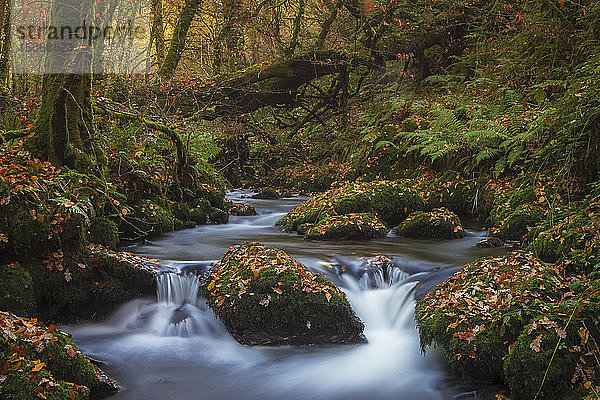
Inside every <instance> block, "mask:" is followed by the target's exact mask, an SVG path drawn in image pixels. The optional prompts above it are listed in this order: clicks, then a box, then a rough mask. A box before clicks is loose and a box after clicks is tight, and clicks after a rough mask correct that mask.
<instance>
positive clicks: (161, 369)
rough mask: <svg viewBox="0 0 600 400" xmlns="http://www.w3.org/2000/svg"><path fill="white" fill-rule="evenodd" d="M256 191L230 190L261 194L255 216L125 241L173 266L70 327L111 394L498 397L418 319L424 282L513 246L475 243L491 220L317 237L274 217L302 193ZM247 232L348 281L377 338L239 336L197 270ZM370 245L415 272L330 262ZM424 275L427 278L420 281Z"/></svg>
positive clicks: (226, 398)
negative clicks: (267, 196)
mask: <svg viewBox="0 0 600 400" xmlns="http://www.w3.org/2000/svg"><path fill="white" fill-rule="evenodd" d="M248 194H249V192H248V191H233V192H230V193H229V194H228V197H229V198H230V199H231V200H233V201H238V202H246V203H251V204H254V205H255V207H256V209H257V212H258V213H259V215H257V216H252V217H231V219H230V222H229V224H227V225H209V226H199V227H196V228H194V229H188V230H183V231H178V232H174V233H170V234H167V235H165V236H162V237H160V238H157V239H154V240H151V242H150V243H146V244H145V245H141V244H140V245H135V246H130V247H128V248H126V250H127V251H133V252H136V253H139V254H142V255H147V256H149V257H153V258H156V259H159V260H160V261H161V265H164V266H165V268H166V269H167V270H171V271H173V272H172V273H166V274H163V275H161V276H160V277H159V278H158V282H157V283H158V293H157V296H156V297H154V298H144V299H138V300H134V301H132V302H130V303H127V304H125V305H123V306H122V307H120V308H119V309H118V310H116V311H115V313H114V314H113V315H112V316H111V317H110V318H109V319H108V320H106V321H103V322H102V323H88V324H84V325H76V326H68V327H64V329H65V330H68V331H69V332H71V333H72V334H73V338H74V339H75V341H76V342H77V344H78V345H79V347H80V348H81V350H82V351H83V352H84V353H86V354H88V355H89V356H90V357H92V358H94V359H96V360H100V361H102V362H103V363H104V366H103V369H105V371H106V372H107V373H108V374H109V375H111V376H112V377H114V378H116V379H117V380H118V381H119V384H120V386H121V391H119V392H118V393H117V394H115V395H114V396H113V397H112V399H115V400H129V399H143V400H165V399H212V400H221V399H222V400H236V399H243V400H253V399H257V400H258V399H261V400H263V399H264V400H270V399H273V400H274V399H278V400H279V399H282V398H283V399H286V400H295V399H298V400H300V399H332V400H333V399H348V400H354V399H356V400H358V399H398V400H446V399H456V400H459V399H460V400H462V399H488V398H493V393H494V389H495V388H493V387H491V386H490V385H487V384H485V383H479V382H470V381H465V380H459V379H456V378H452V377H451V374H450V373H449V372H448V371H447V367H446V365H445V362H444V359H443V357H442V356H441V355H440V354H438V353H437V352H436V351H430V352H428V353H427V355H425V356H424V355H422V354H421V352H420V348H419V340H418V335H417V330H416V328H415V323H414V320H413V312H414V302H415V300H414V296H415V293H417V295H420V294H422V292H423V291H424V290H427V289H428V288H429V287H431V286H433V285H434V284H435V283H436V282H437V281H439V280H441V279H444V278H445V277H447V276H449V275H450V274H451V273H453V272H454V271H455V270H456V267H458V266H460V265H464V264H466V263H468V262H471V261H473V260H475V259H477V258H480V257H486V256H491V255H500V254H502V253H503V252H504V250H502V249H481V248H477V247H476V246H475V244H476V243H477V242H478V241H479V240H481V239H482V238H483V237H485V236H486V232H484V231H482V230H481V229H479V228H478V227H477V226H476V225H469V224H468V223H466V224H465V229H466V230H467V231H468V232H469V235H468V236H467V237H466V238H464V239H459V240H452V241H434V240H410V239H406V238H399V237H388V238H385V239H382V240H372V241H365V242H358V241H357V242H354V241H343V242H342V241H331V242H311V241H305V240H303V238H302V237H301V236H298V235H296V234H295V233H294V234H287V233H282V232H281V231H280V230H279V229H278V228H277V227H275V222H276V221H277V220H278V219H279V218H281V217H282V216H284V215H285V213H287V212H288V211H289V210H291V209H292V208H293V207H294V206H296V205H298V204H300V203H301V202H302V201H303V200H305V199H304V198H291V199H283V200H254V199H247V198H245V197H244V196H246V195H248ZM246 241H260V242H263V243H265V244H267V245H270V246H273V247H277V248H280V249H283V250H285V251H286V252H288V253H289V254H290V255H291V256H292V257H294V258H296V259H297V260H299V261H300V262H302V263H303V264H305V265H306V266H307V267H309V268H310V269H311V270H313V271H315V272H324V273H325V274H326V275H327V277H328V278H329V279H331V280H332V281H334V282H335V283H337V284H338V285H339V286H340V287H341V288H342V290H344V292H346V294H347V297H348V300H349V301H350V303H351V305H352V307H353V309H354V310H355V311H356V313H357V314H358V316H359V317H360V318H361V319H362V321H363V322H364V323H365V336H366V337H367V339H368V341H369V343H368V344H366V345H357V346H315V347H312V346H310V347H279V348H269V347H247V346H243V345H240V344H238V343H237V342H235V341H234V340H233V339H232V338H231V337H230V336H229V334H228V333H227V332H226V330H225V328H224V327H223V326H222V324H221V323H220V322H219V321H218V320H216V319H215V318H214V316H213V314H212V312H211V311H210V310H209V309H208V308H207V307H206V305H205V304H204V299H202V298H201V297H199V296H198V279H197V278H196V276H195V275H193V274H191V273H190V272H189V271H193V270H199V269H200V270H202V269H205V268H207V266H208V265H210V263H211V262H212V261H215V260H218V259H220V258H221V257H222V256H223V254H224V253H225V252H226V251H227V249H228V248H229V247H231V246H234V245H236V244H241V243H243V242H246ZM371 254H385V255H387V256H389V257H394V258H395V260H397V261H398V263H399V264H400V265H404V266H405V268H402V269H403V271H405V272H406V274H405V275H406V276H408V278H407V279H404V280H402V279H400V280H399V281H398V282H396V283H394V284H393V285H390V284H389V283H386V282H382V281H381V280H377V281H376V282H370V283H367V284H365V282H364V280H363V281H362V282H361V281H358V280H356V279H355V278H353V277H352V276H350V275H345V274H344V275H341V276H338V275H337V274H336V273H335V271H334V270H333V269H332V268H331V266H330V264H331V263H333V262H334V256H341V257H343V259H344V260H348V262H359V257H365V256H368V255H371ZM416 274H418V275H416ZM397 280H398V279H397ZM416 280H419V281H421V282H423V284H422V285H420V286H418V287H417V286H416V284H415V282H414V281H416Z"/></svg>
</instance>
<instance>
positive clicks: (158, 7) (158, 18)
mask: <svg viewBox="0 0 600 400" xmlns="http://www.w3.org/2000/svg"><path fill="white" fill-rule="evenodd" d="M151 6H152V28H151V33H150V41H151V43H154V48H155V49H156V61H157V63H158V65H162V63H163V62H164V60H165V26H164V17H163V3H162V0H152V5H151Z"/></svg>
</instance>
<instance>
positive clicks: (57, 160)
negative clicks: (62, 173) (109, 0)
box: [28, 0, 106, 174]
mask: <svg viewBox="0 0 600 400" xmlns="http://www.w3.org/2000/svg"><path fill="white" fill-rule="evenodd" d="M50 15H51V16H50V26H56V27H65V26H67V27H79V26H80V25H81V24H82V21H84V20H87V21H90V20H92V18H90V16H92V15H94V14H93V7H92V1H91V0H83V1H81V0H61V1H60V2H59V1H54V2H53V3H52V6H51V14H50ZM92 54H93V52H92V50H91V49H81V48H80V45H78V44H77V43H76V41H75V40H73V41H72V42H71V41H65V40H60V39H57V40H48V42H47V43H46V53H45V60H44V65H45V72H46V73H45V74H44V76H43V80H42V93H41V98H42V104H41V106H40V108H39V110H38V114H37V119H36V122H35V135H34V136H33V137H32V138H31V139H30V140H29V141H28V146H29V149H30V151H31V152H32V153H33V154H34V155H36V156H37V157H39V158H41V159H44V160H49V161H51V162H52V163H54V164H56V165H65V166H67V167H70V168H74V169H77V170H79V171H82V172H95V173H100V174H101V173H102V172H103V170H104V166H105V165H106V158H105V156H104V154H103V153H102V151H101V150H100V148H99V147H98V146H97V145H96V140H95V139H96V138H95V134H94V126H93V121H92V104H91V81H92V74H91V72H92V71H91V68H92V61H93V60H92Z"/></svg>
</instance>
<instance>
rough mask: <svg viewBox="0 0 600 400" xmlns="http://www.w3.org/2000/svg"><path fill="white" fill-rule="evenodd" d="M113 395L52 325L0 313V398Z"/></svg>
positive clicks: (25, 399) (110, 387) (107, 383)
mask: <svg viewBox="0 0 600 400" xmlns="http://www.w3.org/2000/svg"><path fill="white" fill-rule="evenodd" d="M116 390H117V387H116V384H115V383H114V382H112V381H110V380H107V379H106V378H105V377H104V374H103V373H102V371H100V370H99V369H98V368H97V367H95V366H94V365H93V364H92V363H90V362H89V361H88V359H87V358H86V357H85V356H84V355H83V354H82V353H81V352H80V351H79V350H78V349H77V346H76V345H75V343H73V341H72V340H71V337H70V335H68V334H67V333H65V332H63V331H61V330H59V329H57V328H56V326H54V325H50V326H44V325H42V324H40V323H39V322H38V321H37V320H36V319H27V318H22V317H17V316H15V315H14V314H10V313H6V312H2V311H0V397H2V399H6V400H29V399H36V398H41V399H52V400H67V399H77V400H82V399H87V398H88V397H89V396H90V394H92V395H106V394H108V393H110V392H114V391H116Z"/></svg>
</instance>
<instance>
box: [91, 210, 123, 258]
mask: <svg viewBox="0 0 600 400" xmlns="http://www.w3.org/2000/svg"><path fill="white" fill-rule="evenodd" d="M89 232H90V235H89V239H90V241H91V242H92V243H95V244H100V245H102V246H106V247H108V248H109V249H112V250H116V248H117V245H118V244H119V226H118V225H117V224H116V223H115V222H114V221H111V220H110V219H108V218H106V217H101V218H97V219H95V220H94V221H92V223H91V224H90V228H89Z"/></svg>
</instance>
